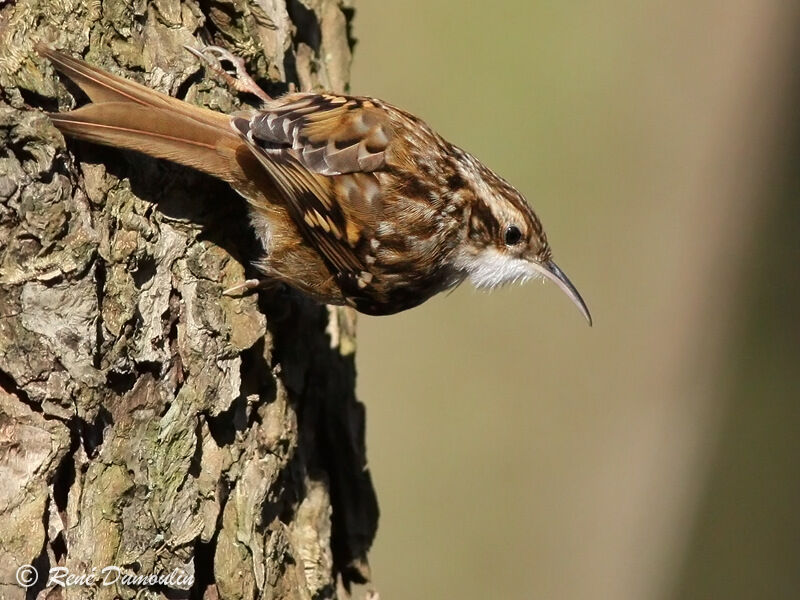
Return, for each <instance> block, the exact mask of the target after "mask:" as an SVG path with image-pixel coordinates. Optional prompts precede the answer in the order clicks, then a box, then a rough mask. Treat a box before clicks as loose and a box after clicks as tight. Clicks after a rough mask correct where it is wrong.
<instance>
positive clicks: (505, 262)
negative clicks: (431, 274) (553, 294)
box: [456, 248, 541, 289]
mask: <svg viewBox="0 0 800 600" xmlns="http://www.w3.org/2000/svg"><path fill="white" fill-rule="evenodd" d="M456 264H457V266H458V267H459V268H460V269H461V270H463V271H464V272H465V273H466V274H467V278H468V279H469V280H470V282H471V283H472V285H474V286H475V287H476V288H478V289H493V288H496V287H500V286H502V285H506V284H508V283H524V282H526V281H528V280H530V279H534V278H537V277H541V273H539V272H538V271H537V270H536V267H535V266H534V265H532V264H531V263H530V262H528V261H527V260H524V259H521V258H517V257H515V256H510V255H508V254H505V253H504V252H501V251H499V250H497V249H496V248H485V249H483V250H481V251H480V252H478V254H476V255H472V256H469V257H461V259H460V260H458V261H457V263H456Z"/></svg>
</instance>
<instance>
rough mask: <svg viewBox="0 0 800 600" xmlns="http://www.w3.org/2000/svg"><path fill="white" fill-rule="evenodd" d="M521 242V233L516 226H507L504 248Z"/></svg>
mask: <svg viewBox="0 0 800 600" xmlns="http://www.w3.org/2000/svg"><path fill="white" fill-rule="evenodd" d="M520 240H522V232H521V231H520V230H519V227H517V226H516V225H509V226H508V227H507V228H506V246H516V245H517V244H519V242H520Z"/></svg>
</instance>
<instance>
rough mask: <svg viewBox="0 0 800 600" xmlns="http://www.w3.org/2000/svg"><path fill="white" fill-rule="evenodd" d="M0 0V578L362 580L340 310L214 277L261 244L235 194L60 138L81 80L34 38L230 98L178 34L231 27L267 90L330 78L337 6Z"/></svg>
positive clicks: (337, 73)
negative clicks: (66, 74)
mask: <svg viewBox="0 0 800 600" xmlns="http://www.w3.org/2000/svg"><path fill="white" fill-rule="evenodd" d="M0 6H1V7H0V477H2V480H0V598H9V599H11V598H33V597H37V596H38V597H42V598H43V597H48V598H51V597H52V598H62V597H63V598H83V597H102V598H106V597H107V598H111V597H122V598H132V597H134V596H136V597H147V598H184V597H186V598H237V599H238V598H330V597H336V596H340V595H342V589H343V588H348V587H349V585H350V583H351V582H363V581H366V580H367V579H368V578H369V570H368V566H367V560H366V554H367V550H368V549H369V546H370V544H371V542H372V539H373V537H374V534H375V529H376V524H377V517H378V510H377V503H376V500H375V495H374V492H373V489H372V485H371V481H370V477H369V473H368V471H367V470H366V468H365V465H366V457H365V450H364V431H363V426H364V409H363V406H362V405H361V404H359V403H358V402H357V401H356V399H355V396H354V391H353V388H354V377H355V374H354V359H353V352H354V324H355V321H354V315H353V314H352V313H351V312H350V311H349V310H346V309H338V308H326V307H320V306H317V305H314V304H313V303H311V302H310V301H308V300H306V299H304V298H302V297H300V296H299V295H297V294H295V293H293V292H291V291H286V290H282V291H281V290H278V291H275V290H273V291H271V292H264V293H261V294H258V295H256V294H252V295H245V296H242V297H229V296H225V295H223V294H222V292H223V290H225V289H226V288H228V287H231V286H233V285H235V284H236V283H239V282H241V281H242V280H243V279H244V278H245V277H247V276H248V274H249V275H250V276H252V273H249V267H248V266H247V265H248V264H249V261H250V260H252V259H254V258H256V256H257V253H258V248H257V243H256V241H255V237H254V236H253V233H252V232H251V231H250V229H249V226H248V225H247V219H246V214H245V207H244V202H243V201H242V200H241V199H239V197H238V196H236V195H235V193H234V192H232V191H231V190H230V189H229V188H228V187H227V186H226V185H224V184H222V183H220V182H217V181H214V180H212V179H210V178H208V177H205V176H203V175H201V174H198V173H196V172H193V171H191V170H188V169H184V168H180V167H177V166H175V165H172V164H170V163H166V162H163V161H157V160H154V159H150V158H147V157H144V156H140V155H137V154H135V153H127V152H122V151H116V150H112V149H109V148H103V147H98V146H93V145H91V144H85V143H75V142H72V141H69V142H68V143H65V141H64V140H63V138H62V137H61V135H60V134H59V133H58V132H57V130H55V129H54V128H53V126H52V124H51V123H50V121H49V120H48V118H47V117H46V116H45V115H44V114H43V112H42V111H41V110H40V109H44V110H50V111H55V110H66V109H68V108H71V107H73V106H74V105H75V100H73V94H74V97H75V98H77V102H78V103H80V102H82V101H83V98H82V96H81V95H80V93H79V92H77V91H76V90H75V88H74V86H71V85H70V84H69V83H67V82H65V81H63V80H61V79H59V78H58V77H57V76H56V75H55V73H54V71H53V69H52V66H51V65H49V64H48V63H47V61H45V60H43V59H41V58H39V57H38V56H37V55H36V54H35V52H34V50H33V47H34V44H35V43H36V42H38V41H44V42H45V43H48V44H49V45H51V46H53V47H55V48H57V49H63V50H64V51H66V52H69V53H72V54H77V55H82V56H84V57H85V59H86V60H87V61H89V62H91V63H93V64H96V65H98V66H101V67H103V68H106V69H109V70H111V71H113V72H115V73H118V74H121V75H123V76H126V77H130V78H133V79H136V80H137V81H140V82H143V83H145V84H146V85H148V86H150V87H153V88H155V89H158V90H161V91H164V92H167V93H169V94H171V95H173V96H178V97H183V98H185V99H187V100H188V101H190V102H195V103H200V104H203V105H206V106H209V107H211V108H214V109H216V110H220V111H225V112H230V111H234V110H237V108H238V107H239V105H240V102H239V101H238V100H237V99H236V98H235V97H234V96H232V95H231V94H230V93H229V92H228V91H227V90H226V89H225V87H224V85H223V84H220V83H219V81H218V80H217V79H216V78H215V77H214V76H213V75H209V74H208V73H206V72H204V70H203V69H202V67H201V66H200V65H199V64H198V63H197V61H196V59H194V57H193V56H192V55H190V54H189V53H188V52H187V51H185V50H184V49H183V47H182V45H183V44H189V45H194V46H197V39H205V40H207V41H208V42H210V43H214V44H219V45H222V46H225V47H227V48H229V49H231V50H232V51H233V52H235V53H237V54H239V55H240V56H242V57H244V58H245V59H246V61H247V64H248V68H249V70H250V72H251V73H252V74H253V75H254V76H255V77H256V79H257V80H259V81H260V82H261V83H262V84H264V86H265V87H266V89H267V91H269V92H271V93H274V94H275V93H280V92H282V91H285V90H286V89H287V88H286V83H285V82H287V81H292V82H295V83H296V85H297V86H298V88H299V89H301V90H309V89H329V90H334V91H342V90H343V89H344V87H345V85H346V84H347V80H348V73H349V62H350V48H351V46H352V40H350V39H349V37H348V22H349V18H350V16H351V14H352V13H351V11H350V10H349V9H348V8H347V7H345V6H343V5H342V3H341V1H337V0H288V1H286V2H285V1H284V0H213V1H212V0H187V1H179V0H153V1H152V2H145V1H144V0H141V1H140V0H134V1H132V2H131V1H125V0H96V1H91V2H86V1H83V0H63V1H59V2H53V1H52V0H18V1H17V2H13V1H12V2H11V3H10V4H6V5H5V6H2V5H0ZM24 565H31V566H32V567H33V568H34V569H36V571H37V572H38V579H37V580H36V581H35V582H33V580H34V574H33V571H31V570H27V571H26V569H25V568H24ZM59 568H60V569H59ZM104 568H106V570H105V572H103V569H104ZM117 569H118V570H117ZM67 573H69V576H70V577H69V578H68V577H67ZM151 574H155V575H158V574H160V575H161V576H162V579H161V580H158V581H155V582H154V581H153V580H152V579H149V576H150V575H151ZM169 574H172V576H171V577H167V576H168V575H169ZM92 575H94V580H93V581H87V579H91V577H92ZM134 576H138V579H135V578H134ZM81 577H82V578H83V579H80V578H81ZM20 579H21V580H22V583H23V584H25V585H28V584H31V583H32V582H33V583H32V584H31V585H30V587H28V588H27V589H26V588H25V587H23V586H22V585H20V582H19V580H20ZM111 581H113V583H111V584H110V585H106V584H107V583H108V582H111ZM67 583H71V584H72V585H69V586H67V587H64V586H63V585H62V584H67ZM92 584H93V585H92Z"/></svg>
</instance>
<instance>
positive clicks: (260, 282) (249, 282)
mask: <svg viewBox="0 0 800 600" xmlns="http://www.w3.org/2000/svg"><path fill="white" fill-rule="evenodd" d="M271 285H274V282H273V281H272V280H270V279H245V280H244V281H243V282H242V283H237V284H236V285H234V286H233V287H229V288H228V289H227V290H225V291H224V292H222V295H223V296H244V295H245V294H246V293H248V292H252V291H253V290H257V289H265V288H268V287H270V286H271Z"/></svg>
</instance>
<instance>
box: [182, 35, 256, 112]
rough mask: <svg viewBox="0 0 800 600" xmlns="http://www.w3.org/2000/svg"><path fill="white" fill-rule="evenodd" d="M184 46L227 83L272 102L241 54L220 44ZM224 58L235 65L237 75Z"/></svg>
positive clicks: (238, 90) (239, 90)
mask: <svg viewBox="0 0 800 600" xmlns="http://www.w3.org/2000/svg"><path fill="white" fill-rule="evenodd" d="M184 48H186V49H187V50H188V51H189V52H191V53H192V54H194V55H195V56H196V57H197V58H199V59H200V61H201V62H203V63H204V64H205V65H207V66H208V68H210V69H211V70H212V71H214V73H216V74H217V75H219V76H220V77H221V78H222V79H224V80H225V83H227V84H228V85H229V86H230V87H231V88H233V89H234V90H236V91H237V92H243V93H247V94H253V95H254V96H256V97H258V98H259V99H260V100H261V101H262V102H270V101H271V100H272V98H271V97H270V95H269V94H267V92H265V91H264V90H262V89H261V88H260V87H259V85H258V84H257V83H256V82H255V80H254V79H253V78H252V77H251V76H250V73H248V72H247V68H246V67H245V66H244V60H243V59H242V58H241V57H240V56H236V55H235V54H233V53H232V52H231V51H229V50H226V49H225V48H221V47H219V46H205V47H203V48H202V49H200V50H197V49H196V48H192V47H190V46H184ZM223 60H225V61H228V62H229V63H231V65H233V68H234V69H235V71H236V74H235V76H234V75H232V74H231V73H229V72H228V71H226V70H225V69H224V68H223V66H222V61H223Z"/></svg>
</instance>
